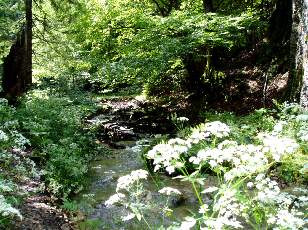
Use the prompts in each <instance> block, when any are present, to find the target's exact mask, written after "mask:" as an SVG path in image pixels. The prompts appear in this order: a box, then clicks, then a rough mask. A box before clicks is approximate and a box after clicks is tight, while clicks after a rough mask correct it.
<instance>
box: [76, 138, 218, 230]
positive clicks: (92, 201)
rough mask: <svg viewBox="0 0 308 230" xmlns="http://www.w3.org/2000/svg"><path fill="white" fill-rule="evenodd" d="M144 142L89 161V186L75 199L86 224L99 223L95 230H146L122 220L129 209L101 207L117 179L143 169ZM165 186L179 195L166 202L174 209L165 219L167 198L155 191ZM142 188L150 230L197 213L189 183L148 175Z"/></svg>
mask: <svg viewBox="0 0 308 230" xmlns="http://www.w3.org/2000/svg"><path fill="white" fill-rule="evenodd" d="M146 143H147V141H146V140H141V141H137V142H135V143H134V142H126V143H125V144H126V146H127V147H126V149H121V150H116V149H113V150H112V154H110V155H108V156H101V157H99V158H97V159H96V160H95V161H93V162H92V164H91V170H90V177H89V178H90V181H89V187H88V189H87V190H85V191H84V192H83V193H82V194H80V195H79V197H78V198H77V200H78V201H79V202H80V203H81V204H82V203H83V204H84V205H83V207H82V212H83V213H84V214H85V216H86V219H87V220H88V221H89V220H90V221H91V220H92V221H94V220H98V221H99V222H100V226H99V227H98V229H134V230H135V229H149V227H147V226H146V224H145V223H144V222H142V223H139V222H138V221H136V220H131V221H128V222H123V221H122V220H121V217H123V216H126V215H127V214H128V210H127V209H125V208H124V207H123V206H122V207H121V206H114V207H111V208H107V207H106V205H105V204H104V202H105V201H106V200H107V199H108V198H109V197H110V196H111V195H113V194H114V193H115V189H116V184H117V179H118V178H119V177H120V176H123V175H125V174H128V173H130V172H131V171H132V170H136V169H145V165H144V163H143V160H142V159H141V148H142V147H144V145H146ZM122 144H123V143H122ZM212 179H213V178H212ZM213 180H214V179H213ZM211 183H214V182H213V181H212V182H211V180H208V183H207V185H209V184H211ZM164 186H169V187H173V188H177V189H178V190H180V191H181V193H182V195H177V196H174V197H171V199H169V200H168V204H169V206H171V208H172V209H173V210H174V211H173V213H172V215H170V216H168V217H166V216H164V215H163V214H162V207H163V206H164V204H165V203H166V202H167V201H166V196H164V195H161V194H160V193H158V192H157V191H158V190H159V189H161V188H162V187H164ZM144 187H145V195H144V203H150V204H151V205H152V208H151V211H147V212H146V214H145V219H146V221H147V222H148V224H149V226H150V228H151V229H158V227H159V226H161V225H170V224H171V222H172V221H175V220H180V219H183V218H184V217H185V216H188V215H189V214H190V211H197V210H196V209H197V208H198V203H197V200H196V198H195V196H194V194H193V193H192V190H191V186H190V184H188V183H183V182H181V181H180V180H176V179H172V178H171V177H170V176H166V175H164V174H161V175H156V176H155V177H153V176H150V177H149V178H148V180H147V181H146V182H145V185H144ZM86 229H87V228H86Z"/></svg>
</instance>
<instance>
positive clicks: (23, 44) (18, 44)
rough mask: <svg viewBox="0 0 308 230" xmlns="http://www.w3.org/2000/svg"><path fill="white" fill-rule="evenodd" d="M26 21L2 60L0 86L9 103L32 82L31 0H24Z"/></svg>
mask: <svg viewBox="0 0 308 230" xmlns="http://www.w3.org/2000/svg"><path fill="white" fill-rule="evenodd" d="M24 2H25V9H26V22H25V25H24V26H23V28H22V29H21V31H20V32H19V34H18V36H17V39H16V41H15V43H14V44H13V45H12V47H11V49H10V52H9V54H8V56H7V57H6V58H5V59H4V62H3V79H2V88H3V91H4V96H5V97H6V98H7V99H8V100H9V102H10V103H11V104H14V103H15V102H16V99H17V98H18V96H20V95H22V94H23V93H25V92H26V91H27V90H28V89H29V88H30V86H31V84H32V0H25V1H24Z"/></svg>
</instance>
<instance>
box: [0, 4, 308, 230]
mask: <svg viewBox="0 0 308 230" xmlns="http://www.w3.org/2000/svg"><path fill="white" fill-rule="evenodd" d="M290 2H291V1H284V0H251V1H239V0H235V1H234V0H233V1H231V0H221V1H212V0H202V1H201V0H198V1H192V0H62V1H60V0H46V1H42V0H33V1H31V0H25V1H21V0H1V2H0V79H1V80H0V82H2V87H0V228H1V229H2V228H7V229H8V228H10V227H11V226H12V225H14V224H16V223H17V222H22V221H23V213H22V210H23V209H22V208H23V205H24V203H25V202H24V201H25V199H27V198H29V197H30V196H32V195H33V194H45V195H46V196H48V197H51V198H52V201H53V202H54V204H55V205H56V206H57V207H58V208H59V210H60V209H62V210H61V211H62V212H67V213H70V217H71V219H72V220H73V221H75V222H78V221H80V222H81V223H80V222H79V223H78V224H76V226H77V225H78V226H79V228H80V229H89V228H90V229H100V228H102V226H103V223H104V221H102V220H100V219H87V218H85V219H84V218H83V217H79V214H80V213H81V212H82V211H80V209H81V206H82V205H80V204H79V203H78V202H77V201H76V200H74V199H75V198H74V196H75V195H77V194H79V193H80V192H81V191H83V190H84V189H85V186H87V181H88V179H89V178H88V177H89V169H90V163H91V162H93V161H94V159H95V157H97V156H100V157H102V156H108V155H110V152H112V151H113V150H111V148H112V147H113V148H119V149H120V148H125V147H126V146H125V144H124V145H123V143H120V142H119V143H114V142H115V141H114V140H115V139H116V138H112V137H110V136H111V135H118V136H119V139H121V138H122V139H121V140H124V141H123V142H125V141H126V139H125V135H127V136H129V135H131V136H129V137H130V138H131V139H134V140H135V139H138V138H140V137H143V136H147V135H148V134H149V135H150V133H142V128H143V127H152V129H153V133H152V130H148V129H149V128H147V131H144V132H151V134H154V133H155V131H154V129H155V126H157V125H161V126H162V125H164V123H163V122H162V123H159V122H156V121H155V122H152V121H151V120H150V119H151V116H152V113H151V112H153V111H154V112H153V113H154V114H156V112H157V111H158V112H157V115H156V116H161V117H159V118H161V120H159V119H158V121H162V120H167V118H168V119H169V121H170V122H173V127H174V129H175V130H176V133H175V132H174V131H173V130H171V128H170V130H166V129H165V130H166V133H163V135H160V136H155V138H153V136H151V138H152V139H154V140H152V142H151V143H149V144H148V145H145V146H143V150H141V152H142V157H143V160H144V161H145V162H146V165H147V166H148V171H145V170H143V169H139V170H135V171H133V172H131V173H130V174H128V175H126V176H122V177H119V175H115V177H112V180H114V179H117V180H118V185H117V188H116V193H115V194H114V195H113V196H111V197H110V199H109V200H108V201H106V202H105V204H106V206H108V207H109V206H110V207H111V206H114V205H115V204H117V205H118V208H123V210H126V211H127V215H126V216H122V220H117V221H118V222H119V223H124V225H122V226H125V224H128V226H130V225H129V224H130V223H131V222H130V221H136V223H142V224H143V225H140V226H142V228H144V229H146V228H148V229H153V227H152V223H151V222H150V221H149V220H148V219H147V218H148V217H149V216H151V215H152V214H153V215H154V213H155V212H157V210H159V212H160V213H159V215H157V216H160V217H161V220H159V221H158V222H156V223H159V224H160V225H161V226H155V229H237V228H244V229H245V228H246V227H247V228H249V229H304V225H305V224H306V225H307V215H306V214H305V213H303V211H304V210H305V208H307V195H306V194H305V193H306V192H307V191H306V189H305V188H303V185H305V184H306V183H307V179H308V178H307V167H308V165H307V164H308V159H307V152H308V113H307V108H303V107H301V106H300V105H299V104H297V103H295V102H294V103H293V102H292V103H290V102H284V101H286V100H287V99H288V98H287V97H288V95H293V94H294V92H288V90H290V89H291V88H292V87H293V86H290V84H294V85H296V84H297V83H299V81H300V82H301V80H302V79H299V77H298V76H297V78H296V79H295V78H294V76H293V75H292V74H293V73H294V72H295V71H294V70H293V69H292V68H293V67H292V64H289V62H290V59H291V58H294V57H293V56H292V54H290V46H291V49H293V43H294V44H295V43H299V42H297V41H292V39H295V38H297V35H296V36H295V35H294V34H292V33H294V31H299V30H298V29H296V28H292V26H293V27H294V21H296V20H292V12H291V7H289V4H290ZM301 4H304V3H301ZM305 4H306V3H305ZM302 8H303V9H306V8H305V7H304V6H303V7H302ZM302 15H305V14H302ZM293 18H294V15H293ZM32 20H33V23H32ZM292 23H293V24H292ZM295 23H296V22H295ZM31 26H32V28H29V27H31ZM31 29H32V31H33V38H32V39H31V38H30V39H29V40H28V41H27V36H28V37H32V35H31V36H30V34H31V33H30V32H31ZM297 39H299V40H300V39H301V38H297ZM302 40H303V39H302ZM301 42H302V41H301ZM30 44H31V49H32V48H33V49H32V59H33V60H28V59H30V58H26V57H29V55H30V56H31V52H30V51H31V49H30ZM291 52H292V50H291ZM25 53H27V54H28V56H27V55H25ZM22 57H24V58H22ZM20 59H24V60H20ZM298 60H299V59H298ZM299 63H300V62H299ZM303 63H305V62H304V61H303ZM296 65H298V64H296ZM17 67H18V68H17ZM304 68H307V66H306V67H305V66H303V68H302V70H301V71H297V72H299V73H302V75H303V73H304V72H305V69H304ZM17 69H18V70H17ZM30 69H31V71H30ZM20 71H21V72H20ZM306 72H307V70H306ZM21 73H22V74H21ZM301 77H302V76H300V78H301ZM25 78H28V79H25ZM296 81H298V82H296ZM29 84H31V87H28V86H29ZM297 88H298V87H297ZM291 90H292V89H291ZM303 90H306V89H304V88H303ZM24 92H26V93H24ZM297 93H298V94H299V92H297ZM301 94H302V95H305V93H303V92H302V93H301ZM293 96H294V95H293ZM293 96H292V99H293ZM123 107H124V108H123ZM134 107H139V108H140V110H138V111H133V112H132V111H131V110H133V109H132V108H134ZM213 108H214V109H213ZM152 110H153V111H152ZM123 111H124V112H123ZM161 111H162V112H161ZM251 111H252V112H251ZM121 113H123V114H121ZM119 114H120V115H119ZM148 114H150V115H149V116H148ZM97 116H101V119H102V120H107V122H105V121H102V120H99V119H97V120H98V121H97V120H95V118H97ZM117 116H123V119H122V120H123V121H121V122H118V123H117V122H116V121H114V120H112V122H111V117H113V118H114V117H117ZM163 116H164V117H163ZM186 117H187V118H186ZM92 118H93V119H92ZM113 118H112V119H113ZM121 118H122V117H121ZM91 119H92V120H91ZM108 119H109V121H110V123H111V124H109V123H108ZM148 120H150V121H148ZM104 122H105V123H104ZM138 122H139V123H138ZM146 122H148V123H149V125H148V126H146V125H145V123H146ZM102 123H104V125H102ZM122 123H123V124H122ZM157 123H158V124H157ZM132 124H133V125H135V126H134V127H133V128H131V129H130V125H132ZM107 126H108V127H107ZM126 126H127V127H128V128H127V127H126ZM136 127H138V129H136V130H138V131H136V130H134V128H136ZM166 127H169V126H167V125H166ZM170 127H172V126H170ZM167 129H168V128H167ZM140 130H141V131H140ZM161 130H163V129H161ZM133 131H134V132H136V133H137V132H138V135H139V132H140V133H141V135H139V136H138V135H135V134H136V133H133V134H132V133H131V132H133ZM117 132H119V133H117ZM121 132H122V133H121ZM125 132H126V133H125ZM123 133H124V134H125V135H123V136H121V134H123ZM108 138H109V139H108ZM127 139H129V138H127ZM131 139H129V141H131ZM103 143H106V144H109V145H110V148H107V147H106V146H105V145H104V144H103ZM137 147H140V146H137ZM106 160H108V158H106ZM149 172H150V173H151V176H153V177H155V176H154V175H155V174H169V176H170V177H175V178H176V179H177V180H182V181H183V182H184V183H187V182H188V183H190V184H191V190H190V191H191V193H190V194H194V196H195V199H196V200H197V202H196V204H195V205H194V206H195V209H194V210H191V215H189V216H188V217H186V218H185V219H180V218H178V219H177V217H174V218H173V219H172V218H170V217H171V216H172V215H173V213H174V212H175V211H173V209H174V208H175V207H171V206H172V205H170V203H172V201H174V197H173V196H175V197H176V196H179V195H181V191H179V190H177V189H175V188H171V187H169V186H168V184H167V185H166V186H167V187H166V188H159V189H160V190H159V193H160V194H165V195H167V198H166V200H165V203H164V204H161V203H157V204H153V203H154V202H150V203H151V204H149V202H148V201H149V200H152V199H151V198H152V197H151V196H150V195H151V194H150V193H149V192H148V191H147V189H148V188H147V185H143V181H144V180H146V179H147V178H148V175H149ZM117 177H119V178H117ZM210 177H214V178H216V180H217V184H216V185H215V186H211V187H206V186H205V182H206V181H207V180H208V179H209V178H210ZM148 180H149V179H148ZM33 181H34V182H38V183H39V184H40V186H38V188H36V189H35V190H31V189H29V187H31V186H29V184H31V182H33ZM102 183H103V182H102ZM104 183H105V182H104ZM104 183H103V186H102V189H104V186H105V185H104ZM155 183H156V184H157V185H160V184H161V183H160V182H159V181H158V182H155ZM149 194H150V195H149ZM191 196H193V195H191ZM149 197H150V198H149ZM175 203H176V202H175ZM179 203H180V202H179ZM155 205H157V206H156V207H155ZM89 206H91V205H89ZM104 208H106V207H105V206H104ZM198 209H199V212H198V211H196V210H198ZM105 212H107V211H105ZM156 214H157V213H156ZM156 214H155V215H156ZM84 215H86V214H84ZM305 215H306V216H305ZM25 216H27V215H25ZM30 216H31V215H30ZM80 216H83V214H81V215H80ZM160 217H158V218H160ZM168 218H169V219H168ZM170 220H172V221H170ZM51 222H54V221H51ZM117 224H118V223H115V225H117ZM29 227H30V228H31V226H29ZM156 227H157V228H156ZM110 228H111V227H110Z"/></svg>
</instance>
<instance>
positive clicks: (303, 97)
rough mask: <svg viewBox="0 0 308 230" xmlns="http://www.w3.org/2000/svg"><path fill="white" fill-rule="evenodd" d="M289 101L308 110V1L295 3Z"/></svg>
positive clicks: (302, 0) (303, 0)
mask: <svg viewBox="0 0 308 230" xmlns="http://www.w3.org/2000/svg"><path fill="white" fill-rule="evenodd" d="M292 19H293V24H292V34H291V39H290V62H291V67H290V73H291V74H290V78H289V82H288V86H289V99H290V100H291V101H300V104H301V105H302V106H303V107H304V108H306V109H307V108H308V37H307V34H308V0H294V1H293V17H292Z"/></svg>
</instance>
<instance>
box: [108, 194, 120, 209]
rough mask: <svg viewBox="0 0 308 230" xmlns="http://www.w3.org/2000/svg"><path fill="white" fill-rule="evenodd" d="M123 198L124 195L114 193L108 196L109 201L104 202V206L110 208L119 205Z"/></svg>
mask: <svg viewBox="0 0 308 230" xmlns="http://www.w3.org/2000/svg"><path fill="white" fill-rule="evenodd" d="M123 198H125V195H124V194H123V193H116V194H114V195H112V196H110V197H109V199H108V200H106V201H105V205H106V206H107V207H111V206H112V205H114V204H116V203H119V202H120V201H121V200H122V199H123Z"/></svg>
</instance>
